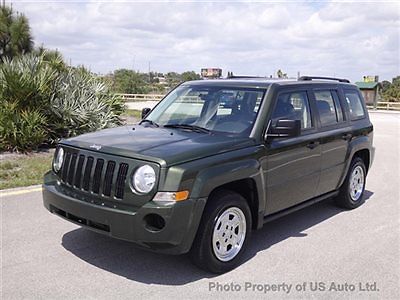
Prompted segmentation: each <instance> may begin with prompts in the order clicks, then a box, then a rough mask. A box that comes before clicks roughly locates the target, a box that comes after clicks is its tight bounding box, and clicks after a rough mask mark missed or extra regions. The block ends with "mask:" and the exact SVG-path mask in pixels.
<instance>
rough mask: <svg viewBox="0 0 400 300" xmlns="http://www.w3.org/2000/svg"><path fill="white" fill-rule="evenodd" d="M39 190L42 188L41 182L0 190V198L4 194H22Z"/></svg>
mask: <svg viewBox="0 0 400 300" xmlns="http://www.w3.org/2000/svg"><path fill="white" fill-rule="evenodd" d="M41 190H42V185H41V184H36V185H30V186H25V187H17V188H11V189H5V190H0V198H1V197H5V196H14V195H23V194H28V193H32V192H39V191H41Z"/></svg>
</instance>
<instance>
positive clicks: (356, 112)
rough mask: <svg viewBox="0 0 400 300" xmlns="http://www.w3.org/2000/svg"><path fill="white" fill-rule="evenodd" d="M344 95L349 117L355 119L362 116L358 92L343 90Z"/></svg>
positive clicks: (362, 110)
mask: <svg viewBox="0 0 400 300" xmlns="http://www.w3.org/2000/svg"><path fill="white" fill-rule="evenodd" d="M344 96H345V99H346V102H347V105H348V107H349V112H350V119H351V120H357V119H361V118H364V117H365V110H364V105H363V103H362V101H363V100H362V99H361V97H360V94H359V93H358V92H357V91H354V90H345V91H344Z"/></svg>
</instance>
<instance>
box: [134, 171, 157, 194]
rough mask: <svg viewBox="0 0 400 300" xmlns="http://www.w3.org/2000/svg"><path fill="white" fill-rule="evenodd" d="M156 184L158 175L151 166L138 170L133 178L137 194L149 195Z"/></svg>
mask: <svg viewBox="0 0 400 300" xmlns="http://www.w3.org/2000/svg"><path fill="white" fill-rule="evenodd" d="M155 183H156V173H155V172H154V169H153V168H152V167H151V166H149V165H144V166H142V167H140V168H139V169H137V170H136V172H135V173H134V174H133V176H132V186H133V188H134V189H135V191H136V192H138V193H140V194H147V193H148V192H150V191H151V190H152V189H153V187H154V184H155Z"/></svg>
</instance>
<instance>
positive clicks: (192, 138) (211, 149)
mask: <svg viewBox="0 0 400 300" xmlns="http://www.w3.org/2000/svg"><path fill="white" fill-rule="evenodd" d="M61 144H66V145H71V146H74V147H78V148H85V149H89V150H93V151H97V152H102V153H107V154H112V155H120V156H125V157H131V158H137V159H142V160H148V161H153V162H157V163H159V164H160V165H161V166H171V165H176V164H180V163H183V162H187V161H191V160H195V159H199V158H203V157H207V156H210V155H215V154H218V153H223V152H227V151H232V150H235V149H240V148H245V147H248V146H252V145H255V141H254V140H253V139H250V138H249V137H237V136H232V135H231V136H228V135H222V134H215V133H210V134H205V133H198V132H193V131H188V130H182V129H172V128H163V127H160V128H156V127H144V126H142V125H133V126H132V125H130V126H122V127H117V128H110V129H105V130H101V131H97V132H93V133H87V134H83V135H80V136H77V137H74V138H70V139H67V140H64V141H62V142H61Z"/></svg>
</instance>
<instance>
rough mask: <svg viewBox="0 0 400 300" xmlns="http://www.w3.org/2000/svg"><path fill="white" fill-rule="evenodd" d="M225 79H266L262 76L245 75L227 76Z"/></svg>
mask: <svg viewBox="0 0 400 300" xmlns="http://www.w3.org/2000/svg"><path fill="white" fill-rule="evenodd" d="M226 78H227V79H240V78H244V79H246V78H248V79H251V78H266V77H262V76H247V75H228V76H227V77H226Z"/></svg>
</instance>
